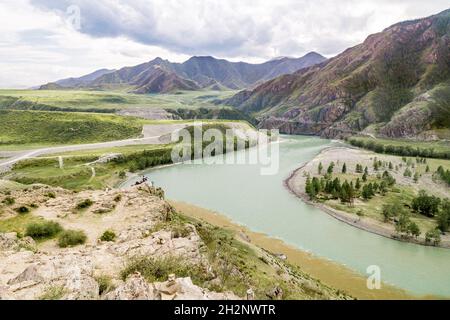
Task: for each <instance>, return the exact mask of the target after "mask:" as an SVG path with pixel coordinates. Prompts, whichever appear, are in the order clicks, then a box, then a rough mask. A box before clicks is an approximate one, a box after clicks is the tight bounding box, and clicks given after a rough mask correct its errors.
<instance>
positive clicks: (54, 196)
mask: <svg viewBox="0 0 450 320" xmlns="http://www.w3.org/2000/svg"><path fill="white" fill-rule="evenodd" d="M46 196H47V197H49V198H51V199H55V198H56V194H55V193H54V192H48V193H47V194H46Z"/></svg>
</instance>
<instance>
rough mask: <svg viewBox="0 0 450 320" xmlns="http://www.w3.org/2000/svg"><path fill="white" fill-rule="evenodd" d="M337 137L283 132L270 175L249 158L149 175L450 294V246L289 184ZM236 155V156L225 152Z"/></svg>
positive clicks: (428, 290)
mask: <svg viewBox="0 0 450 320" xmlns="http://www.w3.org/2000/svg"><path fill="white" fill-rule="evenodd" d="M333 144H336V143H335V142H332V141H329V140H323V139H319V138H316V137H304V136H282V141H281V143H280V170H279V172H278V173H277V174H276V175H270V176H264V175H261V174H260V167H259V165H250V164H247V165H242V164H235V165H221V164H217V165H207V164H201V165H199V164H182V165H174V166H168V167H163V168H159V169H153V170H149V171H146V172H145V175H146V176H148V177H149V180H151V181H154V182H155V184H156V185H157V186H161V187H162V188H163V189H164V190H165V191H166V195H167V197H168V198H169V199H173V200H177V201H183V202H187V203H191V204H193V205H197V206H200V207H203V208H206V209H211V210H214V211H217V212H220V213H222V214H224V215H225V216H227V217H229V218H230V219H232V220H233V221H234V222H236V223H239V224H242V225H245V226H246V227H248V228H250V229H252V230H254V231H257V232H262V233H266V234H267V235H270V236H272V237H276V238H279V239H281V240H283V241H284V242H286V243H288V244H290V245H293V246H295V247H297V248H299V249H302V250H305V251H308V252H311V253H313V254H314V255H316V256H318V257H322V258H326V259H329V260H332V261H335V262H338V263H340V264H343V265H345V266H346V267H348V268H350V269H352V270H354V271H357V272H359V273H360V274H362V275H365V274H366V270H367V267H368V266H371V265H377V266H379V267H380V268H381V277H382V280H383V281H384V282H386V283H389V284H392V285H394V286H396V287H399V288H402V289H405V290H407V291H408V292H409V293H411V294H416V295H427V294H432V295H440V296H446V297H450V269H449V267H450V250H449V249H442V248H433V247H424V246H419V245H414V244H409V243H403V242H398V241H395V240H391V239H387V238H384V237H381V236H377V235H374V234H371V233H369V232H366V231H362V230H359V229H357V228H354V227H351V226H349V225H347V224H345V223H342V222H340V221H338V220H336V219H334V218H332V217H330V216H329V215H328V214H326V213H325V212H322V211H321V210H319V209H317V208H314V207H312V206H310V205H307V204H305V203H303V202H302V201H301V200H300V199H299V198H297V197H295V196H294V195H292V194H291V193H290V192H289V191H288V190H287V189H286V188H285V187H284V185H283V181H284V180H285V179H286V178H287V177H288V176H289V174H290V173H291V172H292V171H293V170H295V169H296V168H298V167H299V166H300V165H301V164H302V163H305V162H307V161H309V160H311V159H312V158H314V156H315V155H317V154H318V153H319V152H320V151H321V150H323V149H324V148H326V147H329V146H332V145H333ZM240 152H245V151H240ZM246 152H249V151H248V150H247V151H246ZM250 152H256V151H255V150H254V149H253V150H251V151H250ZM230 156H234V155H233V154H228V155H225V157H230ZM134 182H135V180H130V181H128V182H127V184H128V185H131V184H132V183H134Z"/></svg>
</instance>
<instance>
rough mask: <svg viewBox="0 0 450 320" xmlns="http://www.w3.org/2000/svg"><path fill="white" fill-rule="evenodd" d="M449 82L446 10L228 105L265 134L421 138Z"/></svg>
mask: <svg viewBox="0 0 450 320" xmlns="http://www.w3.org/2000/svg"><path fill="white" fill-rule="evenodd" d="M449 79H450V10H446V11H444V12H441V13H440V14H437V15H434V16H431V17H428V18H423V19H417V20H412V21H406V22H400V23H397V24H394V25H393V26H391V27H389V28H386V29H385V30H383V31H382V32H379V33H376V34H373V35H370V36H369V37H367V39H366V40H365V41H364V42H363V43H361V44H359V45H356V46H354V47H352V48H349V49H347V50H345V51H344V52H342V53H341V54H339V55H337V56H336V57H333V58H331V59H329V60H327V61H325V62H323V63H319V64H316V65H314V66H311V67H309V68H304V69H301V70H299V71H297V72H295V73H293V74H289V75H282V76H280V77H277V78H275V79H273V80H270V81H268V82H265V83H263V84H261V85H259V86H258V87H256V88H255V89H252V90H244V91H242V92H240V93H238V94H236V95H235V96H233V97H231V98H230V99H227V100H225V101H223V103H225V104H228V105H232V106H235V107H237V108H239V109H240V110H241V111H244V112H247V113H254V114H256V115H258V116H259V118H260V120H261V121H262V122H261V126H263V127H266V128H278V129H280V130H281V131H282V132H283V133H294V134H316V135H317V134H318V135H322V136H324V137H332V138H333V137H344V136H346V135H349V134H353V133H358V132H361V131H364V130H366V129H367V130H368V131H371V130H375V131H376V132H377V133H380V134H381V135H384V136H388V137H414V136H415V135H417V134H420V133H422V132H425V131H428V130H432V129H433V128H434V126H435V123H436V121H435V119H434V116H433V114H434V112H433V110H432V109H433V103H434V101H435V100H436V99H435V96H436V95H442V94H444V95H445V93H446V92H447V91H450V85H449V84H448V81H449ZM411 110H413V111H411ZM418 114H421V115H420V116H416V115H418ZM410 119H411V120H413V121H412V122H411V121H408V120H410ZM373 126H379V128H373ZM408 126H409V127H408Z"/></svg>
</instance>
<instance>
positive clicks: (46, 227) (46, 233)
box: [25, 221, 63, 240]
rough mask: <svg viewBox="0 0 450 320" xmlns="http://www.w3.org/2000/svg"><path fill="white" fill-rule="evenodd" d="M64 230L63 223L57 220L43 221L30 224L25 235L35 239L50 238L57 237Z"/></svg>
mask: <svg viewBox="0 0 450 320" xmlns="http://www.w3.org/2000/svg"><path fill="white" fill-rule="evenodd" d="M62 230H63V229H62V227H61V225H60V224H59V223H57V222H54V221H43V222H36V223H31V224H29V225H28V226H27V229H26V232H25V235H26V236H28V237H31V238H33V239H35V240H39V239H50V238H53V237H55V236H56V235H57V234H58V233H60V232H61V231H62Z"/></svg>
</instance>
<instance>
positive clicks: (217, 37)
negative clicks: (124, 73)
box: [0, 0, 450, 88]
mask: <svg viewBox="0 0 450 320" xmlns="http://www.w3.org/2000/svg"><path fill="white" fill-rule="evenodd" d="M448 7H450V6H449V2H448V0H428V1H422V0H378V1H375V0H373V1H370V0H315V1H312V0H296V1H295V0H278V1H276V2H275V1H273V2H272V1H270V2H269V1H265V0H247V1H237V0H226V1H225V0H209V1H207V0H204V1H200V0H126V1H125V0H95V1H92V0H5V1H2V3H0V21H1V24H0V32H1V35H2V36H1V38H0V68H1V70H2V72H1V73H0V87H7V88H13V87H29V86H32V85H38V84H42V83H46V82H49V81H54V80H57V79H60V78H64V77H68V76H79V75H82V74H85V73H88V72H92V71H94V70H96V69H99V68H119V67H122V66H125V65H134V64H137V63H141V62H144V61H148V60H151V59H153V58H155V57H157V56H161V57H163V58H166V59H169V60H171V61H179V62H181V61H184V60H186V59H188V58H189V57H190V56H192V55H212V56H215V57H219V58H226V59H230V60H233V61H237V60H243V61H248V62H262V61H264V60H268V59H271V58H273V57H277V56H296V57H298V56H302V55H304V54H306V53H308V52H310V51H317V52H319V53H321V54H323V55H326V56H333V55H336V54H338V53H340V52H341V51H343V50H345V49H346V48H348V47H350V46H353V45H356V44H358V43H360V42H362V41H363V40H364V39H365V38H366V37H367V36H368V35H369V34H372V33H375V32H379V31H382V30H383V29H384V28H386V27H388V26H390V25H392V24H394V23H396V22H400V21H404V20H409V19H416V18H420V17H425V16H429V15H432V14H435V13H438V12H440V11H443V10H445V9H447V8H448ZM78 11H79V13H80V18H81V19H80V20H79V21H78V19H76V17H77V13H78ZM78 22H79V24H78Z"/></svg>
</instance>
